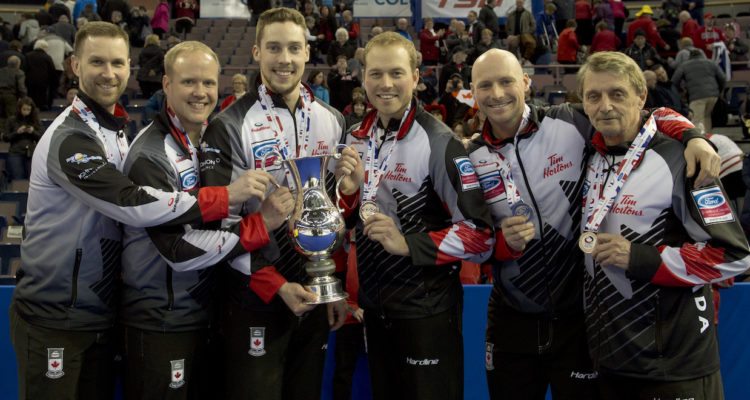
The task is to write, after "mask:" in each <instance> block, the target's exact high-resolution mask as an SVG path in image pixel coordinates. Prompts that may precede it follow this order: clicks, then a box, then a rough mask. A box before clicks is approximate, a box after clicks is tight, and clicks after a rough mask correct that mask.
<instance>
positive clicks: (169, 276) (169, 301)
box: [167, 268, 174, 311]
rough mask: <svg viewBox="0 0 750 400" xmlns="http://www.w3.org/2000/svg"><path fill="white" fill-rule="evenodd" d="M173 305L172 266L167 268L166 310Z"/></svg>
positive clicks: (169, 309)
mask: <svg viewBox="0 0 750 400" xmlns="http://www.w3.org/2000/svg"><path fill="white" fill-rule="evenodd" d="M173 306H174V291H173V290H172V268H167V310H168V311H172V307H173Z"/></svg>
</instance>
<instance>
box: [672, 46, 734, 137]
mask: <svg viewBox="0 0 750 400" xmlns="http://www.w3.org/2000/svg"><path fill="white" fill-rule="evenodd" d="M683 81H684V88H685V91H686V92H687V97H688V102H689V103H688V106H689V107H690V109H691V110H693V114H694V118H693V123H694V124H695V125H696V126H699V124H700V125H702V126H703V128H704V130H705V131H706V132H711V128H712V124H711V112H712V111H713V109H714V105H716V101H717V100H718V98H719V94H721V91H722V90H723V89H724V84H725V83H726V76H725V75H724V72H722V71H721V68H719V66H718V65H716V64H715V63H714V62H713V61H711V60H708V59H706V57H705V55H704V54H703V52H702V51H701V50H699V49H697V50H693V51H691V52H690V59H688V60H687V61H685V62H684V63H682V64H680V66H679V67H677V70H676V71H675V73H674V75H673V76H672V82H673V83H674V84H675V85H677V86H680V85H681V84H682V83H683Z"/></svg>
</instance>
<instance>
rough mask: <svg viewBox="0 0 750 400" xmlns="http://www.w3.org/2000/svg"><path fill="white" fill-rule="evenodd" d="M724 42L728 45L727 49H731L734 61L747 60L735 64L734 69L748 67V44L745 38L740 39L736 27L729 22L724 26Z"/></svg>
mask: <svg viewBox="0 0 750 400" xmlns="http://www.w3.org/2000/svg"><path fill="white" fill-rule="evenodd" d="M724 44H726V45H727V50H729V59H730V60H731V61H732V62H733V63H734V62H737V61H745V62H744V63H742V64H739V65H738V64H733V65H732V69H733V70H738V69H747V67H748V65H747V61H748V54H747V52H748V44H747V42H746V41H745V40H742V39H740V38H739V37H737V34H736V33H735V28H734V26H733V25H731V24H727V25H726V26H725V27H724Z"/></svg>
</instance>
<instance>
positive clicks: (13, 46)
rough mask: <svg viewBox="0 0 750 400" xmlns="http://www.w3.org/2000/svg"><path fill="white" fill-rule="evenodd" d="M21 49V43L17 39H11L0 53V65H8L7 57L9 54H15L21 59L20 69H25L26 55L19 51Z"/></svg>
mask: <svg viewBox="0 0 750 400" xmlns="http://www.w3.org/2000/svg"><path fill="white" fill-rule="evenodd" d="M21 50H23V45H22V44H21V42H19V41H18V40H11V41H10V43H9V44H8V49H7V50H5V51H4V52H2V53H0V67H5V66H6V65H8V58H10V56H16V57H18V59H19V60H21V69H22V70H24V71H25V70H26V65H27V61H26V56H25V55H24V54H23V53H22V52H21Z"/></svg>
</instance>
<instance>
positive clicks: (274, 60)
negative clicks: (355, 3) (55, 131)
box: [201, 8, 361, 400]
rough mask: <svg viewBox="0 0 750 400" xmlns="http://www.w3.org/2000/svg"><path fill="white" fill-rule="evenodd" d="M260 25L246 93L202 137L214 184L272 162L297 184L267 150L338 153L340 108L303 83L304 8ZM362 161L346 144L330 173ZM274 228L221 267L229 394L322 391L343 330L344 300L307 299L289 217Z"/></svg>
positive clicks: (206, 174)
mask: <svg viewBox="0 0 750 400" xmlns="http://www.w3.org/2000/svg"><path fill="white" fill-rule="evenodd" d="M256 32H257V34H256V41H255V45H254V46H253V49H252V52H253V57H254V58H255V61H256V62H257V63H258V64H259V65H260V74H258V77H257V79H256V80H255V81H254V82H252V84H251V87H250V90H249V91H248V93H247V94H245V95H244V96H242V97H241V98H240V99H238V100H237V101H236V102H235V103H234V104H232V106H231V107H229V108H227V109H226V110H224V112H222V113H221V114H219V115H218V116H217V117H216V119H214V120H213V121H211V123H210V124H209V126H208V128H207V130H206V132H205V134H204V137H203V142H202V143H201V152H202V161H201V179H202V181H203V183H204V184H207V185H211V184H221V183H220V182H229V181H230V180H231V178H232V177H235V176H237V175H239V174H242V173H245V171H247V170H253V169H255V170H260V169H266V170H268V171H269V172H270V173H271V175H272V176H273V177H274V179H275V180H276V182H278V183H279V184H281V185H283V186H289V185H291V184H293V182H289V180H287V178H286V175H285V168H284V167H282V166H281V165H279V164H275V163H274V161H276V160H277V158H276V157H268V158H267V159H265V158H264V155H266V154H269V152H271V151H277V152H279V154H282V155H283V154H288V156H287V157H288V158H298V157H305V156H315V155H325V154H332V153H333V152H335V151H336V146H337V144H338V143H339V142H340V141H341V136H342V134H343V132H344V127H345V125H344V118H343V116H342V115H341V114H340V113H339V112H338V111H336V110H335V109H333V108H332V107H330V106H329V105H327V104H325V103H323V102H320V101H317V100H316V99H315V98H314V97H313V95H312V91H311V89H310V88H309V87H307V86H305V85H303V84H302V83H301V80H302V75H303V74H304V68H305V63H306V62H307V61H308V60H309V56H310V52H309V46H308V45H307V40H306V38H305V20H304V17H302V14H300V13H299V12H298V11H296V10H292V9H288V8H274V9H270V10H268V11H266V12H264V13H263V14H261V15H260V17H259V19H258V25H257V27H256ZM264 160H265V164H264ZM358 164H361V163H360V162H359V158H358V155H357V154H356V152H354V150H352V149H345V150H344V151H343V157H342V159H341V160H339V161H338V164H336V171H335V174H330V173H329V177H328V180H329V181H331V182H332V181H334V177H333V176H332V175H335V176H336V177H342V176H343V175H348V174H350V173H352V171H354V170H355V169H357V168H356V166H357V165H358ZM359 170H361V166H360V167H359ZM351 181H352V179H351V178H349V177H345V178H344V179H343V180H342V183H341V191H342V193H344V194H352V193H354V191H356V189H357V187H356V185H355V184H353V183H352V182H351ZM278 190H285V189H278ZM259 208H261V204H260V201H258V200H257V199H251V200H250V201H248V202H246V203H244V204H242V206H241V207H236V208H233V209H232V210H231V215H230V217H229V218H227V219H225V220H224V221H223V222H222V226H223V227H227V226H229V225H231V224H233V223H236V222H237V221H238V220H239V219H240V218H241V217H245V216H246V215H248V214H251V213H254V212H257V211H258V209H259ZM276 210H277V211H278V212H285V211H288V210H286V209H283V210H282V209H279V208H277V209H276ZM269 236H270V243H269V244H268V245H267V246H264V247H263V248H261V249H260V250H259V251H256V252H253V253H252V254H248V255H244V256H240V257H237V258H235V259H233V260H230V261H229V262H228V263H225V264H224V265H223V266H222V268H221V270H220V273H221V274H222V278H223V279H222V280H223V282H222V283H223V285H224V286H223V287H222V292H223V294H224V298H223V299H222V301H223V304H222V313H223V315H222V316H221V318H222V321H221V330H222V333H223V335H224V343H225V348H224V357H225V360H226V366H227V371H226V376H225V379H226V380H225V386H226V391H227V393H226V395H227V398H229V399H248V398H252V399H258V400H265V399H277V400H279V399H282V398H285V399H287V398H289V399H304V398H308V397H309V396H311V393H315V394H317V393H320V389H321V384H322V376H323V364H324V361H325V352H326V351H325V348H326V346H325V345H326V343H327V341H328V332H329V328H331V329H337V328H339V327H340V326H341V325H342V324H343V323H344V320H345V318H346V309H345V307H346V302H345V301H343V300H341V301H338V302H336V303H329V304H328V305H327V306H326V307H316V306H315V305H314V304H312V305H311V304H308V302H313V301H315V300H316V299H317V295H316V294H314V293H312V292H311V291H309V290H306V289H305V288H304V287H303V286H302V284H301V282H303V281H304V280H306V279H307V274H306V273H305V270H304V267H303V264H304V263H305V261H306V259H305V258H304V257H303V256H302V255H300V254H298V253H297V252H296V251H295V250H294V249H293V245H292V243H291V241H290V239H289V236H288V229H287V227H286V225H284V226H283V227H281V228H280V229H275V230H272V232H269ZM342 267H343V265H342ZM326 310H327V311H326Z"/></svg>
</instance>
